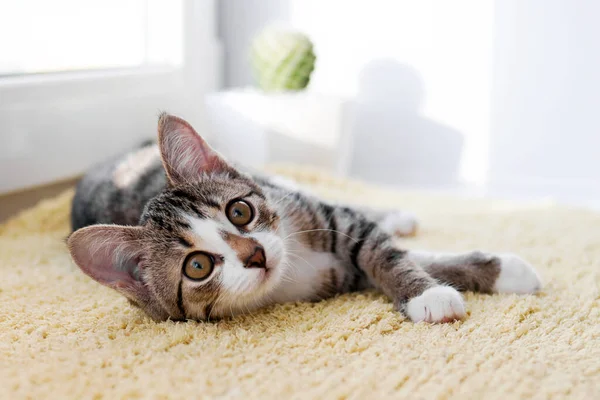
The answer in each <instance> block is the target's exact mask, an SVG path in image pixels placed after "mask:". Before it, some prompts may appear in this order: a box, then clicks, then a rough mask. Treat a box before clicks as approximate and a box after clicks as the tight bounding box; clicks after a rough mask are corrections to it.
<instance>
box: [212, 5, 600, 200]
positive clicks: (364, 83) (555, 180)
mask: <svg viewBox="0 0 600 400" xmlns="http://www.w3.org/2000/svg"><path fill="white" fill-rule="evenodd" d="M250 3H253V4H252V7H251V9H252V10H251V12H248V10H237V11H233V14H232V12H231V11H230V12H229V13H222V14H221V21H220V22H221V26H222V28H224V31H226V32H224V34H225V35H226V38H227V40H226V41H225V46H228V50H227V53H226V63H227V68H226V77H228V79H227V80H226V83H228V84H229V86H234V85H244V84H250V83H251V82H252V81H251V77H250V75H247V74H246V73H247V71H248V70H247V69H246V66H247V64H245V62H244V61H245V58H244V57H245V52H246V48H245V46H246V45H247V43H249V38H248V37H247V36H244V35H246V34H250V33H252V32H255V31H256V30H257V29H258V28H259V27H260V26H262V25H263V24H264V23H265V22H266V21H268V20H270V19H287V20H288V21H289V22H290V23H291V24H292V25H293V26H295V27H297V28H299V29H302V30H304V31H306V32H307V33H308V34H309V35H310V36H311V37H312V38H313V40H314V41H315V45H316V50H317V57H318V58H317V67H316V71H315V74H314V77H313V80H312V83H311V90H315V91H323V92H335V93H350V94H357V95H358V96H359V97H358V99H359V109H358V111H357V116H358V125H357V130H356V132H355V134H356V140H357V144H358V148H359V151H357V153H356V154H355V158H354V164H353V172H354V174H355V175H357V176H360V177H363V178H367V179H371V180H379V181H382V182H387V183H405V184H412V183H420V184H431V185H436V186H441V185H455V184H456V183H457V182H460V183H466V184H469V185H480V186H481V185H486V184H487V186H488V187H490V188H491V190H492V191H494V190H496V191H501V192H502V191H505V192H510V191H525V192H527V191H528V192H531V193H532V194H556V195H558V196H559V197H563V198H564V197H565V196H566V197H568V196H571V195H574V194H573V193H575V192H576V193H577V194H576V195H574V196H580V197H581V196H583V197H585V196H596V197H597V198H600V185H599V184H598V182H600V158H599V157H597V156H596V152H597V149H598V148H599V147H600V120H599V118H598V117H597V115H598V112H597V111H596V108H597V107H598V105H599V104H600V101H599V100H600V74H599V73H598V71H600V40H598V38H599V37H600V25H598V24H597V16H598V15H600V2H597V1H594V0H497V1H493V0H455V1H452V2H448V1H444V0H421V1H418V2H415V1H410V0H395V1H385V0H370V1H352V2H349V1H342V0H338V1H335V0H329V1H319V0H285V1H277V2H273V1H268V2H265V3H263V2H259V1H256V0H254V1H251V2H250ZM259 3H260V4H259ZM236 4H239V3H236ZM274 4H276V7H274ZM234 19H237V20H239V19H241V20H242V21H244V22H243V24H242V25H243V29H242V30H241V31H240V30H239V29H238V25H236V24H234V23H233V22H232V21H234ZM234 25H235V27H234ZM227 56H228V57H227ZM457 157H458V158H459V159H460V162H459V163H458V165H457V166H456V168H455V166H454V164H455V161H454V160H455V159H456V158H457ZM455 169H456V174H454V170H455Z"/></svg>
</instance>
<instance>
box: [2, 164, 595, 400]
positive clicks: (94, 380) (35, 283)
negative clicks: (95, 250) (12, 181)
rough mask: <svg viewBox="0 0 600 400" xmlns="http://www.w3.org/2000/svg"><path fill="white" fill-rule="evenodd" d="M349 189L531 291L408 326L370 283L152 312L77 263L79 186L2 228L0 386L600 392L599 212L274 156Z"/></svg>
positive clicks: (243, 393)
mask: <svg viewBox="0 0 600 400" xmlns="http://www.w3.org/2000/svg"><path fill="white" fill-rule="evenodd" d="M279 171H280V172H282V171H283V172H286V173H287V174H288V175H291V176H293V177H296V178H297V179H299V180H300V181H301V182H305V183H308V184H311V185H312V186H313V187H314V189H315V190H316V191H317V192H320V193H322V194H324V195H326V196H328V197H330V198H335V199H341V200H344V201H348V200H351V201H354V202H364V203H367V204H371V205H375V206H395V207H401V208H405V209H411V210H414V211H415V212H416V213H417V214H418V215H419V217H420V218H421V221H422V227H421V231H420V233H419V235H418V236H417V237H416V238H412V239H409V240H405V241H404V245H405V246H406V247H409V248H428V249H439V250H457V251H458V250H469V249H475V248H482V249H488V250H497V251H514V252H518V253H519V254H521V255H523V256H524V257H526V258H527V259H529V260H530V261H531V262H532V263H533V264H535V265H536V266H537V267H538V269H539V271H540V272H541V274H542V276H543V280H544V283H545V289H544V291H543V292H542V293H541V294H539V295H537V296H514V295H495V296H483V295H473V294H467V295H466V300H467V309H468V313H469V316H468V318H467V319H466V321H464V322H456V323H453V324H446V325H426V324H417V325H415V324H412V323H410V322H407V321H404V320H403V318H402V317H401V316H400V315H399V314H397V313H395V312H394V311H392V307H391V304H390V303H389V302H388V301H387V299H386V298H384V297H382V296H380V295H379V294H376V293H362V294H351V295H344V296H340V297H337V298H335V299H331V300H327V301H322V302H320V303H316V304H286V305H279V306H275V307H273V308H270V309H266V310H264V311H262V312H259V313H257V314H255V315H247V316H243V317H239V318H235V319H233V320H229V321H222V322H218V323H196V322H188V323H173V322H164V323H154V322H152V321H150V320H149V319H148V318H146V317H145V316H144V315H142V313H141V312H140V311H138V310H137V309H135V308H133V307H131V306H129V305H128V304H127V302H126V301H125V299H124V298H122V297H121V296H120V295H118V294H117V293H115V292H113V291H111V290H110V289H107V288H104V287H101V286H99V285H98V284H96V283H95V282H93V281H91V280H90V279H88V278H87V277H86V276H84V275H83V274H82V273H81V272H80V271H79V270H78V269H77V268H76V267H75V266H74V264H73V263H72V262H71V260H70V258H69V255H68V254H67V251H66V250H65V246H64V243H63V240H64V238H65V236H66V235H67V234H68V213H69V206H70V200H71V196H72V192H67V193H65V194H63V195H61V196H59V197H57V198H55V199H52V200H48V201H44V202H42V203H41V204H39V205H38V206H37V207H35V208H33V209H31V210H29V211H26V212H24V213H22V214H21V215H19V216H17V217H16V218H14V219H12V220H11V221H8V222H7V223H6V224H4V225H2V226H0V272H1V275H0V396H1V397H2V398H9V399H16V398H35V399H40V398H57V399H58V398H78V399H79V398H95V399H96V398H98V399H100V398H106V399H116V398H243V399H249V398H277V399H288V398H289V399H293V398H302V399H305V398H327V399H334V398H335V399H343V398H347V399H354V398H357V399H358V398H369V399H383V398H403V397H404V398H410V399H418V398H439V399H442V398H461V399H464V398H486V399H496V398H497V399H506V398H534V399H546V398H560V399H562V398H579V399H594V398H596V399H598V398H600V340H599V338H600V295H599V290H598V287H599V283H600V215H598V214H595V213H592V212H588V211H581V210H573V209H567V208H562V207H557V206H554V205H552V204H545V203H538V204H534V205H531V204H530V205H516V204H510V203H506V202H498V201H489V200H485V201H484V200H459V199H448V198H440V197H434V196H431V195H424V194H418V193H399V192H392V191H386V190H383V189H377V188H374V187H369V186H366V185H362V184H359V183H354V182H348V181H340V180H335V179H332V178H326V177H323V176H322V175H320V174H318V173H315V172H310V171H306V170H297V169H287V170H285V169H283V170H282V169H279Z"/></svg>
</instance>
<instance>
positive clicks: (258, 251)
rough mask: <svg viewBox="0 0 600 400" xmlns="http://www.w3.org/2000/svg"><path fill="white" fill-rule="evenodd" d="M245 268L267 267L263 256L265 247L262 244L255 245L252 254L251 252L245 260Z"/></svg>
mask: <svg viewBox="0 0 600 400" xmlns="http://www.w3.org/2000/svg"><path fill="white" fill-rule="evenodd" d="M244 267H245V268H267V257H266V256H265V249H263V248H262V246H256V247H255V248H254V254H252V255H251V256H250V257H248V259H247V260H246V265H244Z"/></svg>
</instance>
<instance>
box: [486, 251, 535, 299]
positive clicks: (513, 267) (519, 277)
mask: <svg viewBox="0 0 600 400" xmlns="http://www.w3.org/2000/svg"><path fill="white" fill-rule="evenodd" d="M498 257H499V258H500V275H498V278H497V279H496V283H495V285H494V291H496V292H497V293H517V294H529V293H536V292H538V291H539V290H540V289H541V288H542V281H541V280H540V277H539V275H538V273H537V272H536V271H535V269H534V268H533V267H532V266H531V265H530V264H529V263H528V262H527V261H525V260H523V259H522V258H521V257H519V256H517V255H514V254H501V255H499V256H498Z"/></svg>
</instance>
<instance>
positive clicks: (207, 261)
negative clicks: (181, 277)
mask: <svg viewBox="0 0 600 400" xmlns="http://www.w3.org/2000/svg"><path fill="white" fill-rule="evenodd" d="M214 267H215V260H214V259H213V257H212V256H211V255H210V254H206V253H201V252H197V253H192V254H190V255H189V256H188V257H187V258H186V259H185V263H184V264H183V273H184V274H185V276H187V277H188V278H190V279H192V280H195V281H200V280H202V279H206V278H208V276H209V275H210V273H211V272H212V270H213V269H214Z"/></svg>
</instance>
